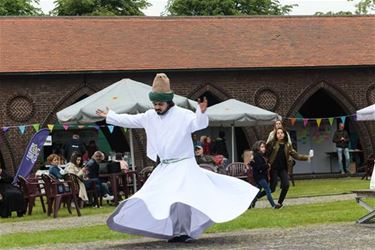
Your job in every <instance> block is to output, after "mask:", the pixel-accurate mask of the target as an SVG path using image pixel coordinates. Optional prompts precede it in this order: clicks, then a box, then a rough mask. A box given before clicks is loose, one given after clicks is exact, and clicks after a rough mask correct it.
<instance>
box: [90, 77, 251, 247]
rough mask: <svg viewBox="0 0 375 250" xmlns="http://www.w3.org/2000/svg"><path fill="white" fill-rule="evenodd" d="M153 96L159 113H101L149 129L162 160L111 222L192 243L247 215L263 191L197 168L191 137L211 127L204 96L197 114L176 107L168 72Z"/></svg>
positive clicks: (150, 150)
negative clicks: (215, 225) (217, 225)
mask: <svg viewBox="0 0 375 250" xmlns="http://www.w3.org/2000/svg"><path fill="white" fill-rule="evenodd" d="M149 98H150V100H151V101H152V103H153V105H154V109H151V110H148V111H146V112H145V113H142V114H136V115H127V114H116V113H115V112H113V111H108V109H107V111H103V110H100V109H98V110H97V114H98V115H99V116H101V117H105V118H106V121H107V123H109V124H113V125H116V126H122V127H126V128H144V129H145V131H146V135H147V156H148V157H149V158H150V159H151V160H153V161H156V159H157V157H159V158H160V164H159V165H158V166H157V167H156V168H155V169H154V171H153V172H152V174H151V175H150V177H149V178H148V179H147V181H146V183H145V184H144V185H143V187H142V188H141V189H140V190H139V191H138V192H136V193H135V194H134V195H133V196H132V197H130V198H129V199H127V200H125V201H123V202H122V203H120V205H119V206H118V207H117V209H116V211H115V212H114V213H113V214H112V215H111V216H110V217H109V218H108V220H107V224H108V226H109V227H110V228H111V229H113V230H116V231H120V232H124V233H131V234H140V235H144V236H149V237H155V238H161V239H168V241H169V242H189V241H191V240H192V239H195V238H197V237H198V236H199V235H200V234H202V233H203V231H204V230H205V229H207V228H208V227H209V226H211V225H212V224H213V223H215V222H216V223H219V222H225V221H229V220H232V219H234V218H236V217H237V216H239V215H240V214H242V213H243V212H245V211H246V210H247V208H248V207H249V205H250V203H251V201H252V200H253V199H254V197H255V195H256V194H257V193H258V189H257V188H255V187H253V186H251V185H250V184H249V183H247V182H244V181H242V180H238V179H235V178H233V177H230V176H224V175H219V174H216V173H213V172H211V171H207V170H205V169H202V168H200V167H199V166H198V165H197V162H196V161H195V158H194V150H193V141H192V138H191V134H192V133H193V132H195V131H197V130H201V129H204V128H206V127H207V126H208V116H207V114H206V113H205V111H206V109H207V100H206V99H205V98H204V100H203V101H202V102H200V103H199V105H198V107H197V109H196V112H195V114H194V113H193V112H192V111H190V110H186V109H183V108H180V107H177V106H175V104H174V103H173V101H172V100H173V92H172V91H171V89H170V83H169V79H168V77H167V76H166V75H165V74H157V75H156V77H155V79H154V82H153V85H152V92H150V93H149Z"/></svg>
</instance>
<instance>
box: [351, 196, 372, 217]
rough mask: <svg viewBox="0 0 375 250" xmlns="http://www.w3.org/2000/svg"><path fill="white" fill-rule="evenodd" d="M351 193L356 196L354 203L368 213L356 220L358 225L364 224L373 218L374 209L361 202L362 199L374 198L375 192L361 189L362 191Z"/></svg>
mask: <svg viewBox="0 0 375 250" xmlns="http://www.w3.org/2000/svg"><path fill="white" fill-rule="evenodd" d="M352 192H353V193H355V194H356V195H357V196H356V197H355V201H356V202H357V203H358V204H359V205H361V206H362V207H364V208H366V209H367V210H368V211H370V212H369V213H368V214H366V215H365V216H363V217H361V218H359V219H358V220H357V223H358V224H365V223H367V222H369V221H370V220H371V219H373V218H375V208H374V207H372V206H371V205H369V204H368V203H366V202H365V201H363V200H362V199H363V198H375V190H371V189H362V190H353V191H352Z"/></svg>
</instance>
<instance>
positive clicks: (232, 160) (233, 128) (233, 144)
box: [231, 125, 234, 162]
mask: <svg viewBox="0 0 375 250" xmlns="http://www.w3.org/2000/svg"><path fill="white" fill-rule="evenodd" d="M231 128H232V162H234V125H232V127H231Z"/></svg>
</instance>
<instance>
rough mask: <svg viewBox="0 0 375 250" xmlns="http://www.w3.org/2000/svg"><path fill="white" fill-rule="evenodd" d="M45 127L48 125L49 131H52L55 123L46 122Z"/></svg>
mask: <svg viewBox="0 0 375 250" xmlns="http://www.w3.org/2000/svg"><path fill="white" fill-rule="evenodd" d="M47 127H48V129H49V131H51V132H52V130H53V127H55V125H54V124H48V125H47Z"/></svg>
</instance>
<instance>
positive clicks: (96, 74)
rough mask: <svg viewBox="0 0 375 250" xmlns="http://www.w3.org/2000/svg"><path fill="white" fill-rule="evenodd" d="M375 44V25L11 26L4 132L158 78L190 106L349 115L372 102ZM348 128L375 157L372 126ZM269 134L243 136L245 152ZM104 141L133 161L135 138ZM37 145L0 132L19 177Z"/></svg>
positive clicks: (2, 71)
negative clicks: (235, 103)
mask: <svg viewBox="0 0 375 250" xmlns="http://www.w3.org/2000/svg"><path fill="white" fill-rule="evenodd" d="M374 40H375V16H353V17H315V16H313V17H308V16H306V17H192V18H187V17H167V18H164V17H160V18H159V17H109V18H100V17H30V18H22V17H3V18H0V102H1V108H0V112H1V117H0V124H1V127H7V126H18V125H22V124H34V123H40V124H41V126H44V127H46V126H47V124H54V123H56V112H57V111H59V110H61V109H63V108H64V107H67V106H69V105H71V104H72V103H74V102H77V101H78V100H81V99H82V98H84V97H86V96H89V95H91V94H93V93H95V92H96V91H98V90H100V89H102V88H104V87H106V86H108V85H110V84H111V83H114V82H116V81H118V80H120V79H122V78H132V79H134V80H137V81H141V82H144V83H148V84H151V82H152V79H153V77H154V75H155V73H156V72H165V73H167V74H168V76H169V77H170V79H171V82H172V85H171V86H172V88H173V90H174V91H175V92H176V93H177V94H180V95H185V96H187V97H189V98H192V99H194V98H197V97H199V96H202V95H206V96H208V97H209V101H210V102H211V103H217V102H220V101H223V100H226V99H228V98H236V99H238V100H240V101H244V102H247V103H250V104H253V105H257V106H260V107H262V108H266V109H269V110H272V111H275V112H277V113H279V114H280V115H282V116H284V117H292V116H294V115H296V114H297V113H299V114H302V115H303V117H339V116H343V115H350V114H354V113H355V111H356V110H358V109H360V108H363V107H365V106H368V105H370V104H372V103H374V102H375V43H374V42H373V41H374ZM347 120H349V123H350V124H349V126H350V129H351V130H352V131H353V133H355V134H356V135H357V137H358V138H359V141H360V143H361V145H362V147H363V149H364V151H365V156H367V155H368V154H370V153H372V152H374V151H375V124H374V122H353V121H352V120H351V119H347ZM288 124H289V123H288ZM291 129H293V128H291ZM269 130H270V127H256V128H244V129H242V128H236V136H237V151H238V152H241V151H242V149H244V148H248V147H249V145H251V144H252V143H253V142H254V141H255V140H257V139H261V138H265V137H266V135H267V134H268V131H269ZM60 131H61V130H60ZM103 132H104V134H105V135H106V137H107V139H108V141H109V144H110V145H111V146H112V147H114V148H116V147H119V146H118V145H119V144H122V145H124V146H123V147H120V149H119V150H124V149H126V147H127V145H126V141H127V134H124V133H122V132H120V131H117V132H116V135H111V134H109V133H108V132H105V131H103ZM32 134H33V131H32V129H29V128H28V129H27V130H26V132H25V134H24V135H21V134H20V132H19V131H18V130H16V129H10V130H9V131H7V132H6V133H5V132H0V153H1V154H0V158H1V163H2V165H4V166H5V168H7V169H9V170H10V171H11V172H12V171H14V170H15V169H16V168H17V166H18V164H19V162H20V160H21V158H22V155H23V153H24V150H25V147H26V145H27V142H28V140H29V139H30V137H31V135H32ZM135 136H136V142H137V143H136V148H135V149H136V165H137V166H144V165H147V164H150V162H148V161H147V160H146V157H145V151H144V150H145V144H144V143H145V142H144V133H143V132H142V130H136V131H135ZM124 142H125V143H124ZM323 172H324V171H323Z"/></svg>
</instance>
